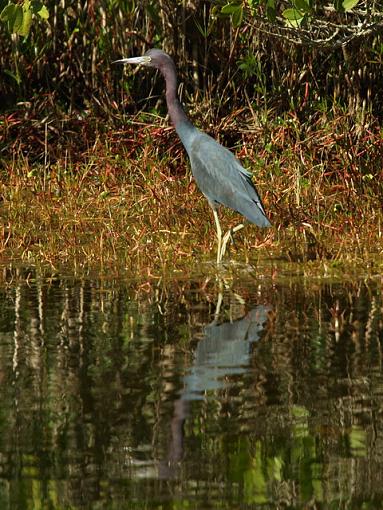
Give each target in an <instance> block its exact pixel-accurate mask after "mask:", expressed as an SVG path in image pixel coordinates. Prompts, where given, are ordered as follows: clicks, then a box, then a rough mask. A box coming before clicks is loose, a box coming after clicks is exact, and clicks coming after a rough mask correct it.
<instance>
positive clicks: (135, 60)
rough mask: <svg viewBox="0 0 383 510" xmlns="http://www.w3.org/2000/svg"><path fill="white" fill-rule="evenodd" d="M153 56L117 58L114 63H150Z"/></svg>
mask: <svg viewBox="0 0 383 510" xmlns="http://www.w3.org/2000/svg"><path fill="white" fill-rule="evenodd" d="M150 61H151V58H150V57H149V56H147V55H144V56H143V57H132V58H121V59H120V60H115V61H114V62H112V64H143V65H145V64H149V62H150Z"/></svg>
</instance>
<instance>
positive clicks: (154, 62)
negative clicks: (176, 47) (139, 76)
mask: <svg viewBox="0 0 383 510" xmlns="http://www.w3.org/2000/svg"><path fill="white" fill-rule="evenodd" d="M113 64H141V65H143V66H145V67H155V68H156V69H160V70H163V69H164V68H166V67H168V66H169V65H171V66H174V63H173V60H172V59H171V58H170V57H169V55H168V54H167V53H165V52H164V51H162V50H158V49H156V48H152V49H151V50H148V51H147V52H146V53H145V55H142V56H141V57H131V58H122V59H120V60H115V61H114V62H113Z"/></svg>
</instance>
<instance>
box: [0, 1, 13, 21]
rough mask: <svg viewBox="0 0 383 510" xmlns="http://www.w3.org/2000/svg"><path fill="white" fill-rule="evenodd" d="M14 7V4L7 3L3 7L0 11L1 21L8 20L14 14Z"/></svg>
mask: <svg viewBox="0 0 383 510" xmlns="http://www.w3.org/2000/svg"><path fill="white" fill-rule="evenodd" d="M15 9H16V5H15V4H8V5H6V6H5V7H4V9H3V10H2V11H1V14H0V20H1V21H9V20H10V19H12V17H13V16H14V13H15Z"/></svg>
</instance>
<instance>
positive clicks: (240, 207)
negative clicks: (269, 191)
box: [188, 133, 270, 227]
mask: <svg viewBox="0 0 383 510" xmlns="http://www.w3.org/2000/svg"><path fill="white" fill-rule="evenodd" d="M188 153H189V157H190V162H191V167H192V172H193V175H194V177H195V180H196V182H197V184H198V186H199V188H200V189H201V191H202V193H203V194H204V195H205V196H206V197H207V198H208V200H210V201H211V202H218V203H220V204H222V205H225V206H226V207H230V208H231V209H234V210H235V211H238V212H239V213H241V214H242V215H243V216H245V217H246V218H247V219H248V220H249V221H251V222H253V223H256V224H257V225H259V226H261V227H267V226H270V222H269V220H268V219H267V217H266V213H265V209H264V207H263V204H262V201H261V198H260V196H259V195H258V192H257V190H256V188H255V186H254V184H253V182H252V180H251V174H250V173H249V172H248V171H247V170H245V169H244V168H243V167H242V166H241V164H240V163H239V161H238V160H237V159H236V158H235V157H234V155H233V154H232V153H231V152H230V151H229V150H228V149H226V148H225V147H222V145H220V144H219V143H217V142H216V141H215V140H214V139H213V138H211V137H210V136H208V135H206V134H205V133H201V134H200V135H199V136H196V137H195V138H194V140H193V142H192V144H191V145H190V147H189V150H188Z"/></svg>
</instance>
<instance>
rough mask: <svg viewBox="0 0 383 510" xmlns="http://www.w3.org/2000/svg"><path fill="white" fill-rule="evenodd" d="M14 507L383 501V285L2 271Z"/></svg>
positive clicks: (2, 370) (3, 470)
mask: <svg viewBox="0 0 383 510" xmlns="http://www.w3.org/2000/svg"><path fill="white" fill-rule="evenodd" d="M0 303H1V307H0V381H1V390H2V391H1V396H0V398H1V407H0V508H2V509H3V508H4V509H6V508H20V509H37V508H52V509H56V508H57V509H58V508H60V509H64V508H65V509H67V508H68V509H69V508H71V509H77V508H92V509H93V508H118V509H124V508H148V509H149V508H154V509H155V508H161V509H162V508H169V509H171V508H177V509H178V508H188V509H190V508H195V509H197V508H198V509H207V508H228V509H233V508H287V507H288V508H329V507H331V508H381V507H382V506H383V502H382V501H383V498H382V496H383V484H382V478H383V460H382V459H383V457H382V452H383V421H382V412H383V411H382V409H383V376H382V341H383V335H382V329H383V313H382V307H383V303H382V281H381V279H380V278H370V279H363V280H358V279H353V280H350V279H347V280H346V279H345V281H341V280H339V281H336V282H335V281H333V282H331V281H325V280H323V281H318V280H310V279H307V278H304V277H303V276H297V275H294V274H291V275H290V276H289V277H285V278H283V279H278V278H276V277H275V275H274V274H272V273H271V274H270V275H268V274H257V275H255V274H254V275H250V274H249V275H247V276H246V277H233V278H226V279H225V280H217V279H215V278H203V277H201V278H200V279H198V278H196V279H195V280H193V281H189V280H185V279H184V280H182V279H180V280H176V279H175V280H169V281H167V282H163V281H162V282H159V283H156V282H131V281H127V280H110V281H108V280H105V279H89V278H70V277H68V276H66V277H61V276H57V275H55V276H52V277H49V275H48V277H47V276H46V275H45V276H44V277H43V276H41V275H38V274H37V273H36V272H34V271H30V270H17V271H16V270H4V272H3V276H2V279H1V283H0Z"/></svg>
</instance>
